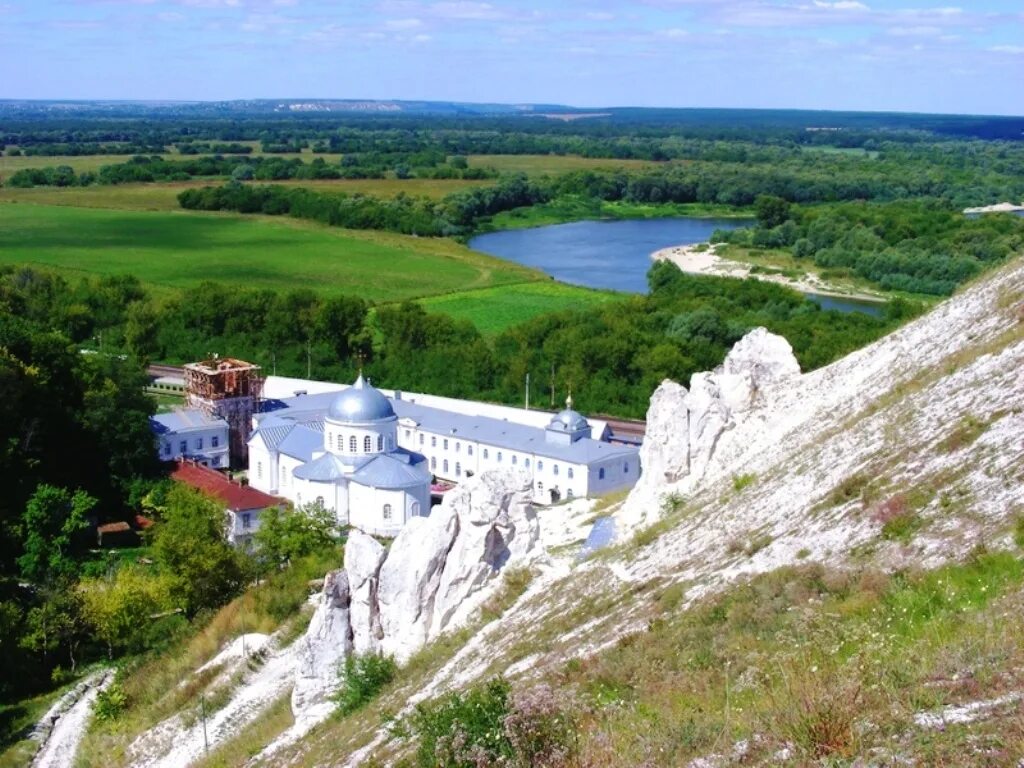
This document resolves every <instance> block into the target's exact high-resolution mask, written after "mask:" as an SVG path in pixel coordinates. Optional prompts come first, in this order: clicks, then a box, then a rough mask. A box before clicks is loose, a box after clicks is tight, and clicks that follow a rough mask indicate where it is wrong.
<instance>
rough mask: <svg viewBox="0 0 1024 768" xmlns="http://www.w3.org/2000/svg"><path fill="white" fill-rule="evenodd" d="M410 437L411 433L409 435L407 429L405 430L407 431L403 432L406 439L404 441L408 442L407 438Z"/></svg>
mask: <svg viewBox="0 0 1024 768" xmlns="http://www.w3.org/2000/svg"><path fill="white" fill-rule="evenodd" d="M411 435H412V433H411V432H409V430H408V429H407V430H405V439H406V440H408V439H409V437H410V436H411Z"/></svg>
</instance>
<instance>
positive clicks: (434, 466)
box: [430, 456, 437, 469]
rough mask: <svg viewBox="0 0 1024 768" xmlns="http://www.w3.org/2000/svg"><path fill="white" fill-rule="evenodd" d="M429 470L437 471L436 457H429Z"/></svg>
mask: <svg viewBox="0 0 1024 768" xmlns="http://www.w3.org/2000/svg"><path fill="white" fill-rule="evenodd" d="M430 468H431V469H437V456H431V457H430Z"/></svg>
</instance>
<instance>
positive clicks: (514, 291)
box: [420, 280, 625, 336]
mask: <svg viewBox="0 0 1024 768" xmlns="http://www.w3.org/2000/svg"><path fill="white" fill-rule="evenodd" d="M624 298H625V296H624V295H623V294H619V293H615V292H613V291H595V290H592V289H590V288H580V287H578V286H575V285H566V284H565V283H558V282H555V281H554V280H549V281H544V282H533V283H517V284H515V285H503V286H497V287H494V288H482V289H480V290H475V291H462V292H460V293H451V294H447V295H445V296H435V297H432V298H429V299H424V300H423V301H421V302H420V303H421V304H423V306H424V307H425V308H426V309H427V311H428V312H443V313H444V314H447V315H451V316H452V317H455V318H459V319H464V320H469V321H470V322H472V323H473V324H474V325H476V327H477V328H478V329H479V330H480V332H481V333H482V334H484V335H485V336H495V335H497V334H499V333H501V332H502V331H504V330H506V329H508V328H511V327H512V326H513V325H516V324H517V323H521V322H524V321H526V320H529V319H530V318H532V317H536V316H537V315H540V314H543V313H545V312H557V311H558V310H562V309H587V308H589V307H592V306H595V305H597V304H604V303H606V302H609V301H619V300H622V299H624Z"/></svg>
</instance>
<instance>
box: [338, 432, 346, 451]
mask: <svg viewBox="0 0 1024 768" xmlns="http://www.w3.org/2000/svg"><path fill="white" fill-rule="evenodd" d="M344 447H345V444H344V440H343V439H342V436H341V432H339V433H338V450H339V451H340V450H342V449H343V448H344Z"/></svg>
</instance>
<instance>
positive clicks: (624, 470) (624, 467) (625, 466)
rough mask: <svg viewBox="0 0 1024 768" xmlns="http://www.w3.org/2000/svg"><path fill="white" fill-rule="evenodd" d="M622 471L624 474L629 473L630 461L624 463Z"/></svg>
mask: <svg viewBox="0 0 1024 768" xmlns="http://www.w3.org/2000/svg"><path fill="white" fill-rule="evenodd" d="M622 472H623V473H624V474H627V475H628V474H629V462H628V461H627V462H626V463H625V464H623V465H622Z"/></svg>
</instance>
